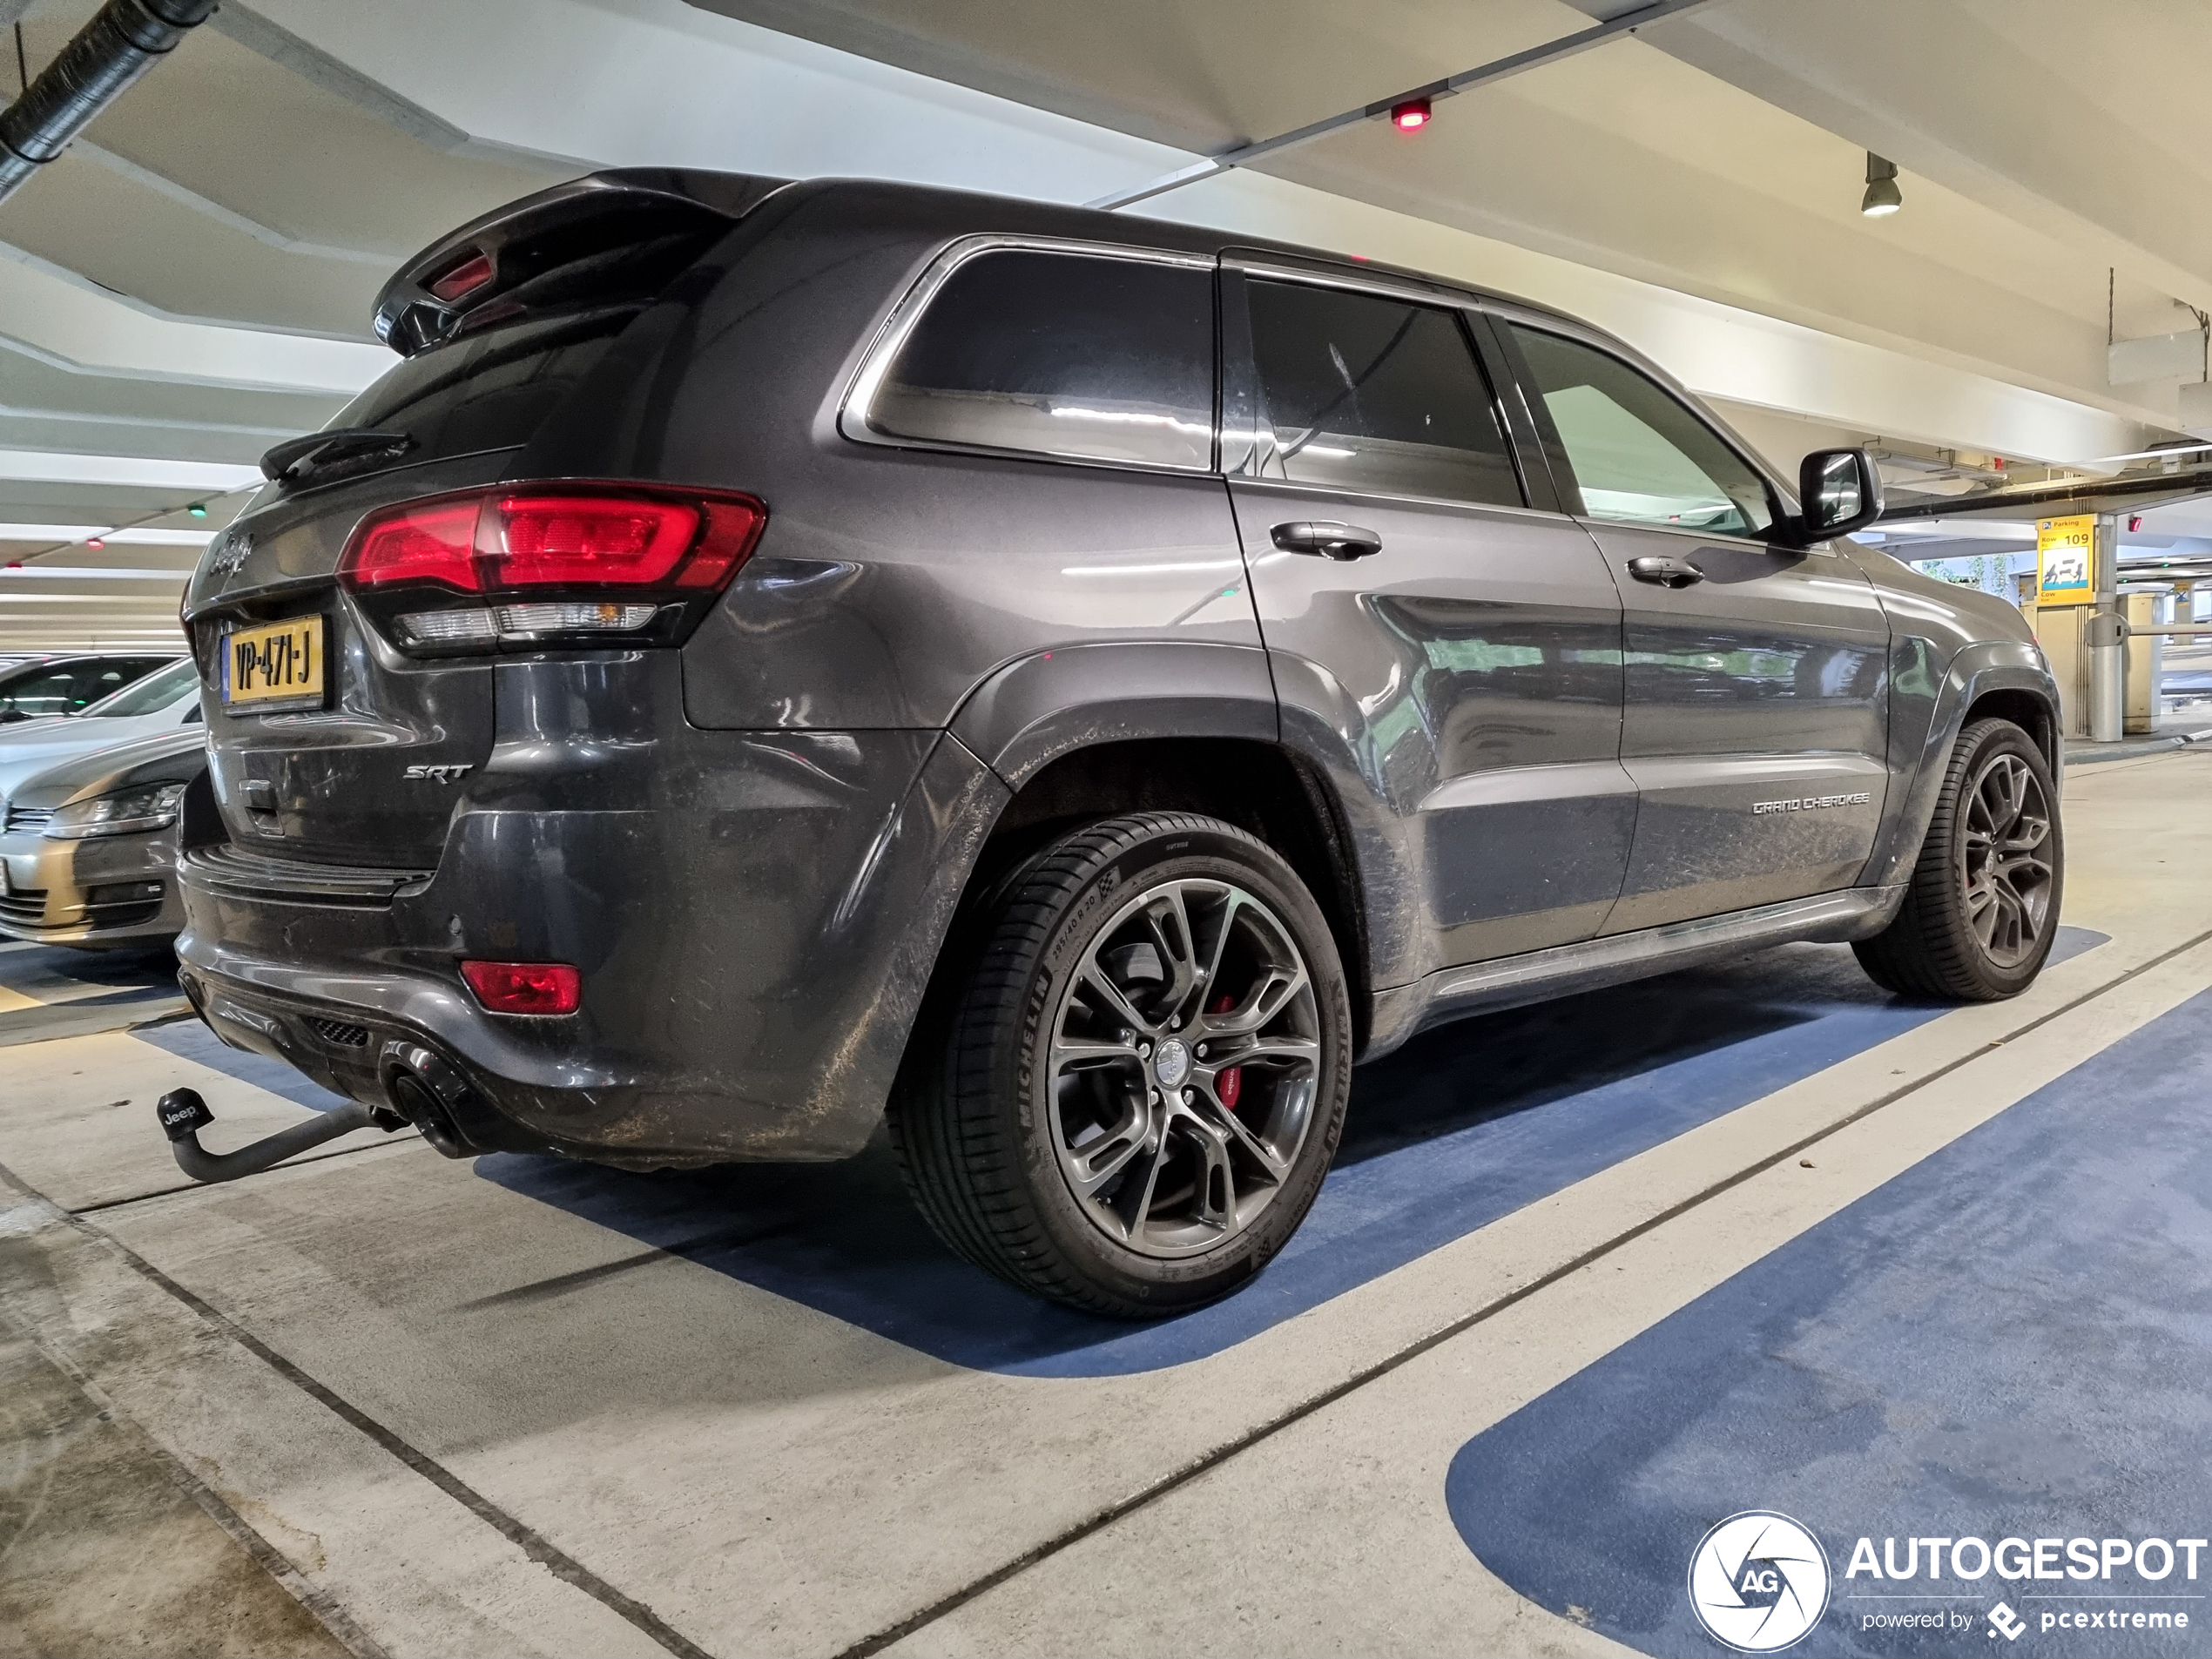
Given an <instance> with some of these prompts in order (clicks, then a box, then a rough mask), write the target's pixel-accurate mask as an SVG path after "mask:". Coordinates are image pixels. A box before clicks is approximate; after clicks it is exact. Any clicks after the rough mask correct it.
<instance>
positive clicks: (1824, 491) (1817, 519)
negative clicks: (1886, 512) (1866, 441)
mask: <svg viewBox="0 0 2212 1659" xmlns="http://www.w3.org/2000/svg"><path fill="white" fill-rule="evenodd" d="M1797 501H1798V508H1797V523H1795V524H1794V525H1793V526H1791V528H1792V529H1794V530H1795V531H1796V534H1795V535H1794V536H1792V537H1791V540H1793V541H1796V542H1798V543H1807V542H1822V541H1825V540H1827V539H1828V538H1829V537H1830V536H1848V535H1850V534H1851V532H1852V531H1853V530H1856V529H1865V527H1866V526H1867V525H1869V524H1871V523H1873V522H1874V521H1875V520H1876V519H1878V518H1879V517H1880V516H1882V475H1881V474H1880V473H1878V472H1877V471H1875V470H1874V457H1873V456H1872V455H1869V454H1867V453H1866V451H1865V450H1864V449H1816V450H1814V451H1813V452H1812V453H1811V455H1807V456H1806V457H1805V458H1804V461H1803V462H1799V463H1798V467H1797Z"/></svg>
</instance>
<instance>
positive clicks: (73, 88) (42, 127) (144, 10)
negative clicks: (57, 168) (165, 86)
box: [0, 0, 216, 201]
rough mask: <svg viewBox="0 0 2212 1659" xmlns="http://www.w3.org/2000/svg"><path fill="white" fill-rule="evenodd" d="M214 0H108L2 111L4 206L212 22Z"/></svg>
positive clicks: (0, 195)
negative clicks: (96, 119) (140, 80)
mask: <svg viewBox="0 0 2212 1659" xmlns="http://www.w3.org/2000/svg"><path fill="white" fill-rule="evenodd" d="M215 3H216V0H107V3H106V4H105V5H104V6H102V7H101V8H100V10H99V12H98V15H97V16H95V17H93V19H92V21H91V22H90V23H88V24H85V25H84V28H82V29H80V30H78V31H77V35H76V37H75V38H74V39H72V40H71V42H70V43H69V44H68V45H66V46H64V47H63V48H62V50H61V52H60V54H59V56H57V57H56V58H55V59H54V61H53V62H52V63H51V64H47V65H46V67H45V68H44V69H43V70H41V71H39V74H38V78H37V80H35V81H33V82H31V84H30V85H29V86H28V87H26V88H25V89H24V93H23V96H22V97H20V98H17V100H16V101H15V102H14V103H13V104H10V105H9V106H8V108H7V111H6V112H5V113H0V201H5V200H7V199H8V198H9V197H10V196H12V195H13V194H15V192H17V191H18V190H20V189H21V188H22V187H23V185H24V182H25V181H26V180H27V179H30V177H31V176H32V175H33V174H34V173H36V172H37V171H38V170H39V169H40V168H41V167H43V166H44V165H46V164H47V163H48V162H50V161H51V160H52V159H53V158H55V157H56V156H58V155H59V154H61V152H63V151H64V149H66V148H67V147H68V145H69V141H70V140H71V138H75V137H76V136H77V135H78V133H79V132H83V131H84V126H85V124H86V123H87V122H89V121H91V118H93V117H94V116H96V115H98V113H99V112H100V111H102V110H104V109H105V108H107V106H108V105H111V104H112V103H114V102H115V100H116V99H117V98H118V97H120V96H121V95H122V93H123V91H124V89H125V88H126V87H128V86H129V85H130V84H132V82H134V81H136V80H137V79H138V77H140V76H141V75H143V74H145V72H146V71H148V70H150V69H152V67H153V66H154V64H156V63H157V62H158V61H159V60H160V59H161V58H162V57H165V56H167V55H168V54H169V53H170V52H172V51H175V50H176V47H177V43H178V42H179V41H180V40H182V39H183V38H184V37H185V34H186V32H187V31H188V30H192V29H194V28H196V27H198V26H199V24H202V23H205V22H206V20H207V17H208V14H209V13H211V12H212V11H213V10H215Z"/></svg>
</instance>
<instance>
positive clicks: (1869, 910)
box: [1359, 884, 1905, 1062]
mask: <svg viewBox="0 0 2212 1659" xmlns="http://www.w3.org/2000/svg"><path fill="white" fill-rule="evenodd" d="M1904 902H1905V887H1904V886H1903V885H1902V884H1900V885H1898V886H1896V887H1848V888H1845V889H1844V891H1843V892H1840V893H1824V894H1818V895H1817V896H1816V897H1813V898H1811V899H1791V900H1786V901H1785V902H1784V903H1781V904H1770V905H1761V906H1759V907H1757V908H1756V909H1752V910H1732V911H1730V912H1729V913H1728V914H1725V915H1719V916H1702V917H1700V918H1698V919H1697V920H1696V921H1675V922H1669V923H1668V924H1667V925H1666V926H1665V927H1646V928H1644V929H1642V931H1641V932H1637V933H1633V934H1614V935H1613V936H1611V937H1609V938H1605V939H1586V940H1584V941H1581V943H1579V944H1574V945H1556V946H1554V947H1553V948H1550V949H1549V950H1534V951H1530V952H1528V953H1527V954H1524V955H1520V956H1507V957H1502V958H1501V959H1500V960H1498V961H1494V962H1475V963H1472V964H1470V965H1468V966H1467V967H1464V968H1440V969H1438V970H1437V971H1436V972H1435V973H1433V974H1428V975H1427V976H1426V977H1425V978H1422V979H1420V980H1416V981H1414V982H1413V984H1411V985H1400V986H1396V987H1393V988H1391V989H1389V990H1386V991H1378V992H1376V993H1375V998H1374V1004H1373V1007H1374V1015H1373V1023H1372V1025H1371V1026H1370V1027H1369V1030H1370V1032H1371V1034H1372V1035H1370V1036H1369V1037H1368V1040H1367V1046H1366V1049H1364V1050H1363V1051H1362V1052H1361V1054H1360V1055H1359V1058H1360V1060H1361V1061H1362V1062H1366V1061H1369V1060H1379V1059H1380V1058H1381V1057H1382V1056H1383V1055H1386V1054H1388V1053H1390V1052H1391V1051H1392V1050H1393V1049H1396V1048H1398V1047H1399V1045H1400V1044H1402V1043H1403V1042H1406V1039H1407V1038H1409V1037H1411V1036H1413V1035H1414V1033H1416V1032H1419V1031H1424V1030H1426V1029H1427V1028H1429V1027H1430V1026H1433V1025H1442V1024H1444V1023H1445V1022H1447V1021H1451V1020H1458V1019H1464V1018H1465V1017H1467V1015H1471V1014H1489V1013H1493V1012H1494V1011H1496V1010H1497V1009H1500V1008H1521V1007H1523V1006H1525V1005H1526V1004H1527V1003H1530V1002H1543V1001H1549V1000H1550V999H1551V998H1553V997H1555V996H1571V995H1574V994H1575V992H1577V991H1594V990H1596V989H1597V988H1599V987H1601V986H1606V985H1618V984H1621V983H1622V982H1623V981H1628V980H1634V979H1642V978H1645V977H1646V976H1648V975H1649V974H1667V973H1671V972H1673V971H1674V970H1675V969H1676V968H1687V967H1689V966H1690V965H1691V964H1692V963H1695V962H1701V961H1708V960H1710V959H1711V958H1713V957H1716V956H1725V955H1730V954H1734V953H1735V952H1737V951H1740V950H1747V949H1751V948H1757V947H1758V946H1761V945H1782V944H1788V943H1790V942H1791V941H1797V940H1813V941H1819V942H1822V943H1837V942H1839V941H1845V940H1852V939H1866V938H1870V937H1871V936H1872V935H1873V934H1878V933H1879V932H1881V931H1882V929H1883V928H1885V927H1888V926H1889V924H1890V921H1891V919H1892V918H1893V917H1894V916H1895V915H1896V914H1897V912H1898V907H1899V906H1900V905H1902V904H1903V903H1904Z"/></svg>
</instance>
